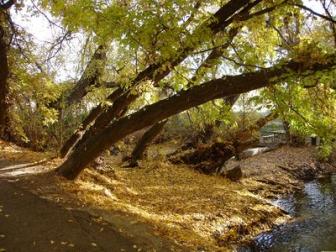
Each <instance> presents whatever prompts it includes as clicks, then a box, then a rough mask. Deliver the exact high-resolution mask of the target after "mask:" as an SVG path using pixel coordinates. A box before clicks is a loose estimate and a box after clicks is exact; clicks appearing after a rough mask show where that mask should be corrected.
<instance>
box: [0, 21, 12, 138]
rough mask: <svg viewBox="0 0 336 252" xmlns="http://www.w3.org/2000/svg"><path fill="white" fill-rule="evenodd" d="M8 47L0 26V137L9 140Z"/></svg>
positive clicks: (3, 31)
mask: <svg viewBox="0 0 336 252" xmlns="http://www.w3.org/2000/svg"><path fill="white" fill-rule="evenodd" d="M7 51H8V45H7V43H6V40H5V30H4V28H3V27H2V26H1V24H0V137H1V138H3V139H5V140H9V138H10V129H9V106H10V102H9V85H8V77H9V67H8V59H7Z"/></svg>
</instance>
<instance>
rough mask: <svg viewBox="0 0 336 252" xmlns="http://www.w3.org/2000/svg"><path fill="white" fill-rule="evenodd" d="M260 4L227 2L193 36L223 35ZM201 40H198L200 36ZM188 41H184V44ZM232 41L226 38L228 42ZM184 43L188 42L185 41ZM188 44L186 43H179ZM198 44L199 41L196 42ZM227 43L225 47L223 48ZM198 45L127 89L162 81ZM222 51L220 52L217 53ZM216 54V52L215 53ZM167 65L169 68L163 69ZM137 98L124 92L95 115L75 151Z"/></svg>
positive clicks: (243, 0)
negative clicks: (205, 32) (102, 111)
mask: <svg viewBox="0 0 336 252" xmlns="http://www.w3.org/2000/svg"><path fill="white" fill-rule="evenodd" d="M260 2H262V0H255V1H252V2H251V1H248V0H231V1H229V2H228V3H227V4H225V5H224V6H222V7H221V8H220V9H219V10H218V11H217V12H216V13H215V14H214V15H213V17H212V18H210V19H209V20H208V21H206V22H204V23H203V24H201V25H200V26H199V27H197V28H196V29H195V31H194V32H193V34H194V35H195V34H196V35H199V34H201V33H202V32H204V30H209V31H211V32H212V34H213V35H216V34H218V33H219V32H222V31H225V29H226V28H227V27H228V26H229V25H230V24H231V23H232V22H233V21H234V20H236V19H239V20H246V19H248V18H249V10H250V9H252V8H253V7H254V6H256V5H257V4H259V3H260ZM235 34H236V33H234V32H232V34H230V37H234V36H235ZM200 37H202V36H200ZM188 39H189V37H188V38H187V39H186V40H188ZM230 39H232V38H229V40H230ZM186 42H188V41H186ZM181 44H190V43H181ZM199 44H201V41H200V42H199ZM229 44H230V43H227V45H226V47H228V46H229ZM197 46H198V44H195V45H193V46H188V47H183V48H180V49H179V50H178V51H177V54H176V55H174V56H173V57H171V58H169V59H164V60H163V59H161V60H158V62H157V63H154V64H151V65H149V66H148V67H147V68H145V69H144V70H143V71H141V72H140V73H139V74H138V75H137V76H136V77H135V78H134V79H133V80H132V81H131V84H132V85H131V87H135V86H137V85H140V84H141V83H142V82H143V81H146V80H151V81H153V82H154V83H158V82H159V81H160V80H162V79H163V78H164V77H166V76H167V75H168V74H169V73H170V72H171V70H172V69H173V68H174V67H175V66H177V65H179V64H180V63H181V62H182V61H183V60H184V59H186V58H187V57H188V56H189V54H190V53H192V52H193V51H194V50H195V49H196V48H197ZM221 50H223V48H222V49H221ZM217 53H218V52H217ZM167 65H169V66H170V67H166V66H167ZM139 96H140V94H134V92H132V89H129V90H127V91H125V92H124V93H123V94H122V95H121V96H120V97H119V98H118V99H117V100H116V101H115V102H114V103H113V105H112V106H110V107H109V108H108V109H107V110H106V111H105V112H104V113H102V114H101V115H99V116H98V117H97V119H96V121H95V123H94V124H93V125H92V126H91V127H90V128H89V129H88V130H87V131H86V132H85V133H84V135H83V136H82V138H81V139H80V140H79V141H78V142H77V144H76V146H75V148H74V149H76V148H79V149H80V148H81V145H84V144H85V142H86V141H87V140H88V139H90V138H91V137H93V136H94V135H95V134H98V133H99V132H101V131H102V130H104V129H105V128H106V127H107V126H108V125H109V124H110V123H111V122H112V121H113V120H115V119H118V118H119V117H121V116H122V115H123V114H125V113H126V111H127V110H128V107H129V105H130V104H131V103H132V102H134V101H135V100H136V99H137V98H138V97H139Z"/></svg>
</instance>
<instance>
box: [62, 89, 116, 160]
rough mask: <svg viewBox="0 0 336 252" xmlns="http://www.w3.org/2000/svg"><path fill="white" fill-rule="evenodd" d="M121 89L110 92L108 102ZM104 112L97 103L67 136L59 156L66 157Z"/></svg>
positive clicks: (101, 106)
mask: <svg viewBox="0 0 336 252" xmlns="http://www.w3.org/2000/svg"><path fill="white" fill-rule="evenodd" d="M121 93H122V89H121V88H118V89H116V90H115V91H114V92H113V93H112V94H110V95H109V96H108V97H107V100H108V101H110V102H114V101H115V99H117V98H118V96H119V95H121ZM103 112H104V106H103V105H102V104H99V105H98V106H97V107H95V108H94V109H92V110H91V112H90V113H89V115H88V116H87V117H86V118H85V119H84V121H83V122H82V124H81V125H80V126H79V128H78V129H77V130H76V131H75V132H74V133H73V134H72V135H71V136H70V137H69V139H68V140H67V141H66V142H65V143H64V144H63V146H62V148H61V150H60V157H61V158H64V157H66V156H67V155H68V154H69V153H70V152H71V150H72V148H73V147H74V146H75V145H76V144H77V142H78V141H79V140H80V139H81V137H82V136H83V134H84V132H85V131H86V130H87V128H88V127H89V126H90V125H91V124H92V123H93V122H94V121H95V120H96V119H97V117H98V116H99V115H100V114H101V113H103Z"/></svg>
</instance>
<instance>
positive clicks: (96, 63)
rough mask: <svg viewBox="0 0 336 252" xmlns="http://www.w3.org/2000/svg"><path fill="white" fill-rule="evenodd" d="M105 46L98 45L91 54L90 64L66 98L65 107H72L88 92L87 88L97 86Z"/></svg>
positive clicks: (104, 61)
mask: <svg viewBox="0 0 336 252" xmlns="http://www.w3.org/2000/svg"><path fill="white" fill-rule="evenodd" d="M106 53H107V46H106V45H99V46H98V48H97V49H96V51H95V53H94V54H93V56H92V58H91V60H90V62H89V63H88V65H87V66H86V68H85V70H84V72H83V74H82V76H81V78H80V79H79V81H78V82H77V83H76V85H75V86H74V88H73V89H72V91H71V93H70V95H69V96H68V97H67V98H66V105H67V106H69V105H72V104H74V103H77V102H79V101H80V100H81V99H82V98H83V97H84V96H85V95H86V94H87V93H88V92H89V87H92V86H99V85H100V80H99V78H100V77H101V76H102V72H103V70H104V68H105V64H106V60H107V58H106Z"/></svg>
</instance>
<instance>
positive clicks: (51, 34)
mask: <svg viewBox="0 0 336 252" xmlns="http://www.w3.org/2000/svg"><path fill="white" fill-rule="evenodd" d="M31 1H35V2H36V0H28V1H26V3H25V5H26V6H25V7H24V8H23V9H22V10H19V11H16V10H15V8H12V10H11V15H12V19H13V21H14V23H16V24H18V25H19V26H21V27H23V28H24V30H25V31H26V32H28V33H30V34H31V35H32V36H33V37H34V40H35V41H36V42H37V43H38V44H40V45H41V46H42V45H46V42H51V41H53V38H55V35H56V34H60V32H61V30H60V29H59V28H57V27H52V26H50V25H49V22H48V20H47V18H46V17H44V16H43V15H40V14H37V15H34V16H33V17H32V16H31V15H30V14H28V12H27V9H29V8H31V7H32V2H31ZM303 2H304V5H306V6H307V7H309V8H311V9H313V10H314V11H316V12H319V13H323V9H322V6H321V5H320V4H319V3H318V2H317V1H315V0H304V1H303ZM46 15H47V17H48V18H49V19H50V20H53V17H52V16H51V15H49V14H48V13H46ZM82 43H83V41H81V38H80V37H77V38H76V39H74V40H73V41H72V42H71V43H69V44H65V45H64V51H63V53H64V54H65V55H66V56H67V57H66V59H64V64H62V66H61V67H58V69H57V71H58V73H57V75H56V76H57V78H56V80H57V81H64V80H67V79H75V78H76V77H77V76H78V68H77V66H78V57H79V56H78V55H79V54H80V50H81V48H82Z"/></svg>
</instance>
